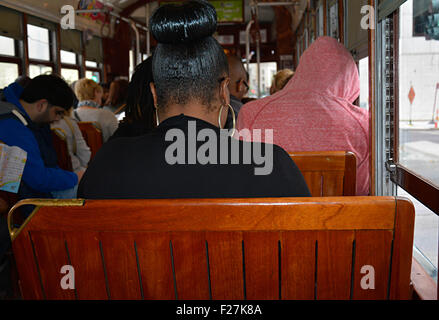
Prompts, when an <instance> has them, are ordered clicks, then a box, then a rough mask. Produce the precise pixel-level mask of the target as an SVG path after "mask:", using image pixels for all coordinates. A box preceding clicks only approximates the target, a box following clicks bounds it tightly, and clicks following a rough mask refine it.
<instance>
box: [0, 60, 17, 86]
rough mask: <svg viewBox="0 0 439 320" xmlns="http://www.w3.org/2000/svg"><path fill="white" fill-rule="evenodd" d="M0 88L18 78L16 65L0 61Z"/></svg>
mask: <svg viewBox="0 0 439 320" xmlns="http://www.w3.org/2000/svg"><path fill="white" fill-rule="evenodd" d="M0 70H1V71H0V89H3V88H4V87H7V86H8V85H9V84H11V83H12V82H14V81H15V79H17V78H18V65H16V64H15V63H5V62H0Z"/></svg>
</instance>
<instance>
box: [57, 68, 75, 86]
mask: <svg viewBox="0 0 439 320" xmlns="http://www.w3.org/2000/svg"><path fill="white" fill-rule="evenodd" d="M61 76H62V77H63V78H64V80H66V82H67V83H68V84H72V83H73V82H75V81H78V80H79V71H78V70H77V69H67V68H62V69H61Z"/></svg>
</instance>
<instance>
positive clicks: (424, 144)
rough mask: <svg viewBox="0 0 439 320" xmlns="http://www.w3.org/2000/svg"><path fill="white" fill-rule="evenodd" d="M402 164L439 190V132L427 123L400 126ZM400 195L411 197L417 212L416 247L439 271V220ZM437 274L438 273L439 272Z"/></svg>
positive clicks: (400, 191)
mask: <svg viewBox="0 0 439 320" xmlns="http://www.w3.org/2000/svg"><path fill="white" fill-rule="evenodd" d="M399 138H400V153H399V159H400V163H401V164H403V165H404V166H406V167H407V168H408V169H410V170H412V171H414V172H416V173H417V174H419V175H421V176H423V177H424V178H426V179H428V180H430V181H431V182H433V183H434V184H436V185H438V186H439V130H438V129H434V125H432V124H430V123H428V122H423V123H413V125H412V126H409V125H408V123H401V125H400V136H399ZM398 195H401V196H405V197H409V198H410V199H411V200H412V201H413V203H414V205H415V208H416V220H415V246H416V247H417V248H418V249H419V251H421V252H422V254H423V255H424V256H425V257H427V258H428V260H430V261H431V263H432V264H433V265H434V266H435V268H436V270H437V266H438V237H439V233H438V230H439V217H438V216H437V215H436V214H434V213H433V212H432V211H430V210H429V209H428V208H426V207H425V206H423V205H422V203H420V202H419V201H417V200H416V199H414V198H412V197H411V196H410V195H408V194H407V193H406V192H405V191H404V190H402V189H401V188H398ZM436 274H437V271H436Z"/></svg>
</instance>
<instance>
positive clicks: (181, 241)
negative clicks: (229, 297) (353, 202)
mask: <svg viewBox="0 0 439 320" xmlns="http://www.w3.org/2000/svg"><path fill="white" fill-rule="evenodd" d="M171 240H172V250H173V258H174V268H175V278H176V283H177V294H178V300H209V299H210V293H209V276H208V270H207V250H206V241H205V234H204V232H193V233H189V232H173V233H172V236H171Z"/></svg>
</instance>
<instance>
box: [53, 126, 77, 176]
mask: <svg viewBox="0 0 439 320" xmlns="http://www.w3.org/2000/svg"><path fill="white" fill-rule="evenodd" d="M52 140H53V147H54V148H55V151H56V155H57V157H58V166H59V167H60V168H61V169H63V170H67V171H73V167H72V158H71V157H70V154H69V149H68V146H67V141H66V135H65V133H64V132H63V131H62V130H61V129H59V128H58V129H52Z"/></svg>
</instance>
